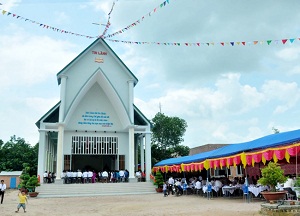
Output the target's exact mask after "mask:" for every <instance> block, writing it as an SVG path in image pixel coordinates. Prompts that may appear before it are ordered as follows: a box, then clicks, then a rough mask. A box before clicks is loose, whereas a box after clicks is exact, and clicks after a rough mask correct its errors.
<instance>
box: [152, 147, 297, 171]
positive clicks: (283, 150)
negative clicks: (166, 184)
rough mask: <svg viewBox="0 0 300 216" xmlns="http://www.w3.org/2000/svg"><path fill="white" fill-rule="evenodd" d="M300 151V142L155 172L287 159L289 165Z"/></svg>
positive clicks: (193, 169)
mask: <svg viewBox="0 0 300 216" xmlns="http://www.w3.org/2000/svg"><path fill="white" fill-rule="evenodd" d="M299 151H300V142H297V143H292V144H289V145H286V146H280V147H275V148H266V149H264V150H261V151H255V152H242V153H239V154H235V155H231V156H227V157H221V158H212V159H210V158H208V159H206V160H204V161H201V162H193V163H188V164H184V163H182V164H174V165H164V166H157V167H153V168H152V170H153V172H157V171H161V172H164V173H165V172H193V171H196V172H197V171H201V170H203V169H205V170H208V169H216V168H222V167H228V168H229V167H230V166H237V165H242V166H243V167H244V168H245V167H246V166H253V167H254V164H255V163H260V162H263V164H266V161H271V160H273V161H274V162H275V163H277V162H278V161H279V160H283V159H285V160H286V161H287V162H288V163H289V162H290V157H291V156H292V157H294V156H297V155H298V154H299Z"/></svg>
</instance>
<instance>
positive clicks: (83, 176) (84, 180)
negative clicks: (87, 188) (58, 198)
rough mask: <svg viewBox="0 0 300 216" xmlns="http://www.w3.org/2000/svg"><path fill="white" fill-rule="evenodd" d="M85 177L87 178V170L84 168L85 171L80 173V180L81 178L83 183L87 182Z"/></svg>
mask: <svg viewBox="0 0 300 216" xmlns="http://www.w3.org/2000/svg"><path fill="white" fill-rule="evenodd" d="M87 178H88V172H87V171H86V170H85V171H83V173H82V180H83V183H87Z"/></svg>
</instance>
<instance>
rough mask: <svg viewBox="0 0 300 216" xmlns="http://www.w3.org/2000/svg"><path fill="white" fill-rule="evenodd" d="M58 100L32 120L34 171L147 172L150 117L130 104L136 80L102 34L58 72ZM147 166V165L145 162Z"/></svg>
mask: <svg viewBox="0 0 300 216" xmlns="http://www.w3.org/2000/svg"><path fill="white" fill-rule="evenodd" d="M57 82H58V85H59V87H60V101H58V103H57V104H56V105H55V106H54V107H52V108H51V109H50V110H49V111H48V112H47V113H46V114H45V115H44V116H42V117H41V118H40V119H39V120H38V121H37V123H36V125H37V127H38V128H39V158H38V175H40V176H43V173H44V172H45V171H50V172H55V173H56V175H57V178H60V176H61V173H62V171H63V170H76V171H77V170H78V169H80V170H85V169H89V170H95V171H102V170H107V171H110V170H125V169H127V170H128V171H129V181H135V176H134V174H135V171H137V170H138V165H139V164H141V165H142V166H140V169H141V171H145V174H146V181H150V172H151V132H150V126H151V123H150V121H149V120H148V119H147V118H146V117H145V116H144V115H143V113H142V112H141V111H140V110H139V109H138V108H137V107H136V106H135V105H134V87H135V85H136V84H137V82H138V79H137V78H136V77H135V76H134V74H133V73H132V72H131V71H130V70H129V69H128V68H127V67H126V65H125V64H124V63H123V62H122V61H121V59H120V58H119V57H118V56H117V55H116V53H114V51H113V50H112V49H111V48H110V47H109V46H108V44H107V43H106V42H105V41H104V40H103V39H101V38H98V39H97V40H95V41H94V42H93V43H92V44H91V45H90V46H88V47H87V48H86V49H85V50H84V51H83V52H81V53H80V54H79V55H78V56H77V57H76V58H75V59H74V60H72V61H71V62H70V63H69V64H68V65H66V66H65V67H64V68H63V69H62V70H61V71H60V72H59V73H58V74H57ZM143 165H145V166H143Z"/></svg>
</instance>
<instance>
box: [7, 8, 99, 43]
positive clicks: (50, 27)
mask: <svg viewBox="0 0 300 216" xmlns="http://www.w3.org/2000/svg"><path fill="white" fill-rule="evenodd" d="M1 13H2V15H7V16H11V17H13V18H16V19H19V20H24V21H25V22H30V23H32V24H36V25H38V26H40V27H42V28H44V29H49V30H53V31H55V32H58V33H65V34H71V35H74V36H80V37H85V38H88V39H92V38H97V37H95V36H89V35H83V34H79V33H74V32H71V31H67V30H64V29H59V28H56V27H52V26H50V25H47V24H43V23H40V22H37V21H34V20H31V19H28V18H25V17H23V16H20V15H17V14H14V13H11V12H9V11H6V10H2V11H1Z"/></svg>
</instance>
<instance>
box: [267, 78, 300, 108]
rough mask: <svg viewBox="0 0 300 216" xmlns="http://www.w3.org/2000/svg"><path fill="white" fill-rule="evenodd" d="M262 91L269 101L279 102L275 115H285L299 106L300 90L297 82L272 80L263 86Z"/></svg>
mask: <svg viewBox="0 0 300 216" xmlns="http://www.w3.org/2000/svg"><path fill="white" fill-rule="evenodd" d="M262 91H263V93H264V94H265V95H266V98H268V100H272V99H273V100H275V101H279V102H278V103H279V104H278V105H277V106H276V108H275V110H274V114H280V113H284V112H286V111H288V110H289V109H291V108H293V107H295V106H296V105H298V104H299V101H300V88H299V86H298V84H297V83H296V82H291V83H285V82H281V81H278V80H270V81H267V82H266V83H265V84H264V85H263V86H262Z"/></svg>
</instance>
